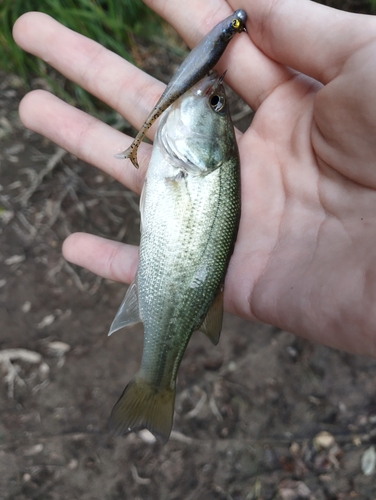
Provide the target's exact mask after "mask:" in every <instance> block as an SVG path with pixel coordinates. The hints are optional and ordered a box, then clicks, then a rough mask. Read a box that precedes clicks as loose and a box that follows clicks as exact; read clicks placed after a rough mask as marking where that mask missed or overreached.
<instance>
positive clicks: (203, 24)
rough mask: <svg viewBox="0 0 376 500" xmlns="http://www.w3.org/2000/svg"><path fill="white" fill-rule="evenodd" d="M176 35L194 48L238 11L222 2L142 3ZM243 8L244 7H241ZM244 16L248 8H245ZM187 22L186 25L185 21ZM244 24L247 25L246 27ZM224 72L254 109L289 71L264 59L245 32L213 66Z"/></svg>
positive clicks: (159, 0) (171, 0)
mask: <svg viewBox="0 0 376 500" xmlns="http://www.w3.org/2000/svg"><path fill="white" fill-rule="evenodd" d="M144 3H146V4H148V5H149V6H150V7H151V8H152V9H153V10H155V11H156V12H157V13H158V14H159V15H160V16H162V17H163V18H164V19H165V20H166V21H167V22H168V23H169V24H171V25H172V26H173V27H174V28H175V30H176V31H177V32H178V33H179V34H180V36H181V37H182V38H183V39H184V41H185V42H186V43H187V45H188V46H189V47H191V48H192V47H194V46H195V45H197V43H198V42H199V41H200V40H201V38H202V37H203V36H205V35H206V34H207V33H208V32H209V31H210V30H211V29H212V28H213V27H214V26H215V25H216V24H217V23H219V22H220V21H221V20H222V19H224V18H225V17H227V16H228V15H230V14H231V12H233V11H234V10H235V9H238V8H239V6H238V3H237V2H235V3H236V5H235V4H234V6H233V7H231V6H230V5H229V4H228V3H227V2H226V1H225V0H207V1H205V2H202V0H191V1H189V2H183V3H182V2H181V0H169V1H168V2H166V1H165V0H144ZM243 8H244V7H243ZM245 10H246V11H247V13H248V17H250V16H251V15H252V11H251V9H250V8H247V9H245ZM187 20H188V22H187ZM248 22H249V21H247V26H248ZM217 67H218V70H219V71H220V72H222V71H224V70H226V69H227V70H228V71H227V73H226V79H225V81H226V83H228V84H229V85H230V86H231V87H232V88H233V89H234V90H235V92H236V93H237V94H238V95H239V96H240V97H242V98H243V99H244V100H245V101H246V102H247V103H248V104H249V105H250V106H251V108H252V109H254V110H256V109H257V108H258V107H259V105H260V104H261V103H262V101H263V100H264V99H265V97H266V96H267V95H268V94H269V93H270V92H271V91H272V90H273V89H274V88H275V87H277V86H278V85H279V84H280V83H282V82H283V81H285V80H286V79H288V78H289V77H290V71H289V70H288V69H286V68H284V67H282V66H281V65H280V64H279V63H276V62H275V61H272V60H271V59H270V58H269V57H266V56H265V54H263V53H262V51H261V50H260V49H259V48H258V47H256V46H255V45H254V43H253V42H252V41H251V39H250V38H249V35H248V34H247V33H241V34H240V35H236V36H235V37H234V39H233V40H231V42H230V44H229V46H228V47H227V48H226V51H225V52H224V54H223V56H222V57H221V60H220V62H219V63H218V65H217Z"/></svg>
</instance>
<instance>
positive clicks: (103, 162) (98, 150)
mask: <svg viewBox="0 0 376 500" xmlns="http://www.w3.org/2000/svg"><path fill="white" fill-rule="evenodd" d="M19 113H20V118H21V121H22V123H23V124H24V125H25V126H26V127H27V128H29V129H31V130H33V131H35V132H38V133H39V134H41V135H44V136H45V137H47V138H48V139H50V140H51V141H53V142H55V143H56V144H58V145H59V146H61V147H62V148H64V149H66V150H67V151H69V152H70V153H73V154H74V155H76V156H77V157H79V158H81V159H82V160H84V161H86V162H88V163H90V164H92V165H95V166H96V167H98V168H100V169H102V170H103V171H104V172H106V173H108V174H109V175H111V176H112V177H114V178H115V179H117V180H118V181H119V182H121V183H122V184H124V185H125V186H127V187H128V188H129V189H132V190H133V191H135V192H137V193H140V192H141V188H142V184H143V179H144V177H145V173H146V168H147V164H148V162H149V158H150V152H151V146H150V145H149V144H145V143H142V144H141V145H140V148H139V151H138V160H139V163H140V168H139V169H136V168H134V166H133V165H132V164H131V163H130V162H126V161H122V160H118V159H116V158H114V153H116V152H120V151H121V150H122V148H124V146H127V145H130V143H131V141H132V139H131V138H130V137H127V136H125V135H124V134H122V133H121V132H119V131H118V130H115V129H113V128H112V127H110V126H109V125H106V124H105V123H102V122H101V121H100V120H97V119H96V118H93V117H92V116H90V115H88V114H86V113H84V112H83V111H80V110H79V109H76V108H74V107H73V106H70V105H69V104H67V103H65V102H63V101H61V100H60V99H58V98H57V97H55V96H54V95H52V94H50V93H49V92H45V91H43V90H35V91H33V92H30V93H29V94H27V95H26V96H25V97H24V98H23V100H22V101H21V104H20V108H19Z"/></svg>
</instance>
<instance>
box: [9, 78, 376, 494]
mask: <svg viewBox="0 0 376 500" xmlns="http://www.w3.org/2000/svg"><path fill="white" fill-rule="evenodd" d="M22 93H23V89H22V86H20V82H19V80H18V79H17V78H15V77H13V76H11V75H7V76H6V75H0V110H1V111H0V143H1V148H0V169H1V186H0V231H1V240H0V325H1V334H0V498H1V499H4V500H11V499H12V500H26V499H43V500H44V499H45V500H58V499H70V500H74V499H80V500H95V499H98V500H99V499H100V500H103V499H108V500H115V499H119V500H124V499H133V500H135V499H143V500H148V499H150V500H152V499H153V500H154V499H166V500H167V499H168V500H174V499H176V500H178V499H185V500H190V499H192V500H193V499H194V500H204V499H205V500H206V499H226V500H230V499H233V500H235V499H238V500H240V499H242V500H243V499H244V500H246V499H247V500H252V499H254V500H256V499H257V500H261V499H262V500H267V499H268V500H269V499H270V500H272V499H281V500H298V499H311V500H312V499H316V500H323V499H327V500H329V499H350V498H359V499H369V500H373V499H376V481H375V473H373V474H371V475H365V474H364V471H363V469H364V466H363V468H362V466H361V458H362V456H363V455H364V453H365V452H366V451H367V450H368V456H369V457H370V463H371V468H372V457H373V453H372V445H375V444H376V384H375V382H376V361H373V360H370V359H366V358H360V357H356V356H351V355H348V354H344V353H341V352H338V351H335V350H332V349H328V348H325V347H322V346H319V345H312V344H311V343H309V342H307V341H304V340H301V339H297V338H296V337H295V336H293V335H291V334H290V333H287V332H284V331H280V330H278V329H275V328H273V327H269V326H263V325H257V324H252V323H249V322H247V321H243V320H241V319H239V318H236V317H233V316H226V318H225V323H224V329H223V332H222V336H221V341H220V343H219V345H218V346H217V347H216V348H214V347H213V346H212V345H211V344H210V342H209V341H208V340H207V339H206V338H205V337H204V335H202V334H199V333H196V334H194V336H193V338H192V340H191V342H190V344H189V346H188V349H187V352H186V354H185V356H184V359H183V362H182V365H181V368H180V371H179V379H178V393H177V401H176V414H175V420H174V427H173V430H174V432H173V434H172V437H171V439H170V441H169V442H168V444H167V445H165V446H161V445H160V443H159V442H154V441H152V442H150V441H151V438H150V435H148V434H147V433H143V432H141V433H138V434H131V435H129V436H126V437H122V438H115V437H113V436H111V435H110V434H109V433H108V432H107V421H108V417H109V414H110V411H111V408H112V406H113V405H114V403H115V402H116V401H117V399H118V397H119V395H120V394H121V392H122V390H123V388H124V386H125V385H126V383H127V381H129V379H130V378H131V377H132V375H133V374H134V373H135V371H136V370H137V368H138V364H139V361H140V357H141V351H142V329H141V328H140V327H139V326H135V327H133V328H129V329H128V330H127V331H124V332H119V333H117V334H115V335H113V336H112V337H110V338H108V337H107V331H108V328H109V325H110V323H111V321H112V319H113V317H114V314H115V312H116V310H117V307H118V305H119V303H120V302H121V299H122V297H123V294H124V291H125V286H124V285H120V284H114V283H111V282H109V281H106V280H102V279H99V278H96V277H95V276H93V275H91V274H90V273H88V272H86V271H84V270H82V269H78V268H76V267H74V266H70V265H68V264H67V263H66V262H65V261H64V260H63V259H62V257H61V243H62V241H63V240H64V238H65V237H66V236H67V235H68V234H69V233H70V232H72V231H77V230H84V231H87V232H91V233H95V234H99V235H103V236H105V237H109V238H115V239H118V240H122V241H127V242H130V243H137V240H138V231H139V230H138V223H139V215H138V211H137V203H138V201H137V199H136V197H135V196H134V195H132V194H131V193H129V192H127V191H125V190H124V188H123V187H122V186H120V185H119V184H117V183H116V182H115V181H113V180H112V179H111V178H109V177H108V176H106V175H104V174H102V173H100V172H98V171H96V170H95V169H94V168H92V167H90V166H88V165H86V164H84V163H82V162H80V161H78V160H77V159H76V158H74V157H72V156H71V155H69V154H65V153H63V152H62V151H60V150H59V149H58V148H57V147H56V146H54V145H53V144H51V143H49V142H48V141H45V140H44V139H42V138H41V137H39V136H37V135H36V134H34V133H31V132H29V131H26V130H25V129H24V128H23V127H22V126H21V124H20V123H19V121H18V117H17V105H18V102H19V99H20V97H21V95H22ZM240 110H241V105H240V107H239V108H238V109H237V110H235V112H239V111H240ZM248 118H249V117H248ZM57 341H58V342H59V343H56V342H57ZM9 349H24V350H26V352H25V351H21V352H19V351H18V352H13V351H9ZM29 351H32V353H33V352H35V353H38V355H39V358H40V359H29V357H30V352H29ZM12 353H13V355H14V359H13V360H12V361H7V359H6V355H7V354H12ZM32 353H31V355H32ZM322 431H326V432H328V433H329V435H319V436H317V435H318V434H319V433H321V432H322ZM370 448H371V450H370Z"/></svg>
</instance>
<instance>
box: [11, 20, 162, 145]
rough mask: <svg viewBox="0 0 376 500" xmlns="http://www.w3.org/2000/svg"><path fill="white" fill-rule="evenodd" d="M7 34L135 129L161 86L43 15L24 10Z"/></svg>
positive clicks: (147, 111)
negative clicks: (10, 33)
mask: <svg viewBox="0 0 376 500" xmlns="http://www.w3.org/2000/svg"><path fill="white" fill-rule="evenodd" d="M13 36H14V39H15V41H16V43H17V44H18V45H19V46H20V47H21V48H23V49H24V50H26V51H27V52H30V53H31V54H34V55H35V56H37V57H39V58H41V59H43V60H44V61H46V62H47V63H48V64H50V65H51V66H53V67H54V68H56V69H57V70H58V71H59V72H60V73H61V74H63V75H64V76H65V77H67V78H68V79H70V80H72V81H74V82H76V83H77V84H78V85H80V86H81V87H83V88H84V89H86V90H87V91H88V92H90V93H91V94H92V95H95V96H96V97H98V99H100V100H101V101H103V102H105V103H107V104H108V105H109V106H110V107H111V108H113V109H115V110H117V111H118V112H119V113H121V114H122V115H123V116H124V117H125V118H126V119H127V120H128V121H129V123H131V124H132V125H133V126H134V127H135V128H140V127H141V125H142V124H143V122H144V120H145V118H146V117H147V115H148V114H149V112H150V110H151V109H152V107H153V106H154V104H155V103H156V101H157V100H158V98H159V96H160V94H161V93H162V92H163V89H164V87H165V85H164V84H162V83H161V82H158V80H156V79H155V78H152V77H151V76H149V75H147V74H146V73H144V72H143V71H141V70H140V69H138V68H136V67H135V66H133V65H132V64H130V63H129V62H127V61H125V60H124V59H122V58H121V57H120V56H118V55H116V54H114V53H113V52H111V51H109V50H107V49H105V48H104V47H102V46H101V45H100V44H98V43H96V42H94V41H93V40H90V39H89V38H86V37H84V36H82V35H80V34H78V33H75V32H74V31H72V30H70V29H68V28H66V27H65V26H62V25H61V24H60V23H58V22H57V21H55V20H54V19H52V18H51V17H49V16H47V15H46V14H42V13H39V12H30V13H27V14H24V15H23V16H21V17H20V18H19V19H18V20H17V21H16V23H15V25H14V28H13ZM154 132H155V127H152V129H150V132H149V133H148V137H150V138H151V139H152V138H153V135H154ZM122 149H124V147H123V148H122ZM120 150H121V149H120Z"/></svg>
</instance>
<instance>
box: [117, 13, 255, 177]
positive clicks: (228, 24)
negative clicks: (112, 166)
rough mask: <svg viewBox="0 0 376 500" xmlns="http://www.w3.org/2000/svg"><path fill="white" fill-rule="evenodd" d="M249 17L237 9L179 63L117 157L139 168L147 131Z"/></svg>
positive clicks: (214, 61) (242, 28)
mask: <svg viewBox="0 0 376 500" xmlns="http://www.w3.org/2000/svg"><path fill="white" fill-rule="evenodd" d="M246 20H247V14H246V13H245V11H244V10H241V9H239V10H236V11H235V12H234V13H233V14H232V15H231V16H229V17H226V19H224V20H223V21H221V22H220V23H218V24H217V25H216V26H215V27H214V28H213V29H212V30H211V31H210V32H209V33H208V34H207V35H206V36H204V38H203V39H202V40H201V41H200V42H199V43H198V44H197V45H196V47H194V49H192V51H191V52H190V53H189V54H188V56H187V57H186V58H185V59H184V61H183V63H182V64H181V65H180V66H179V68H178V69H177V71H176V73H175V74H174V76H173V77H172V79H171V81H170V83H169V84H168V85H167V87H166V89H165V91H164V92H163V94H162V95H161V97H160V98H159V101H158V102H157V104H156V105H155V106H154V108H153V110H152V111H151V113H150V115H149V116H148V118H147V119H146V121H145V123H144V124H143V125H142V127H141V129H140V131H139V132H138V134H137V135H136V137H135V138H134V140H133V142H132V144H131V145H130V146H129V148H127V149H126V150H125V151H123V152H122V153H119V154H117V155H116V158H129V159H130V160H131V162H132V163H133V165H134V166H135V167H136V168H138V163H137V150H138V147H139V145H140V143H141V141H142V139H143V138H144V136H145V134H146V132H147V130H148V129H149V128H150V127H151V126H152V125H153V123H154V122H155V120H156V119H157V118H158V117H159V116H160V115H161V114H162V113H163V111H165V110H166V109H167V108H168V107H169V106H170V104H172V103H173V102H174V101H176V99H178V98H179V97H180V96H181V95H183V94H184V93H185V92H186V91H187V90H189V89H190V88H191V87H193V85H195V84H196V83H197V82H198V81H199V80H201V79H202V78H203V77H204V76H205V75H206V74H207V73H208V72H209V71H210V70H211V69H212V68H213V67H214V66H215V65H216V64H217V62H218V61H219V58H220V57H221V55H222V54H223V52H224V51H225V49H226V47H227V45H228V43H229V41H230V40H231V39H232V38H233V36H234V35H235V34H236V33H240V32H242V31H245V22H246Z"/></svg>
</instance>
